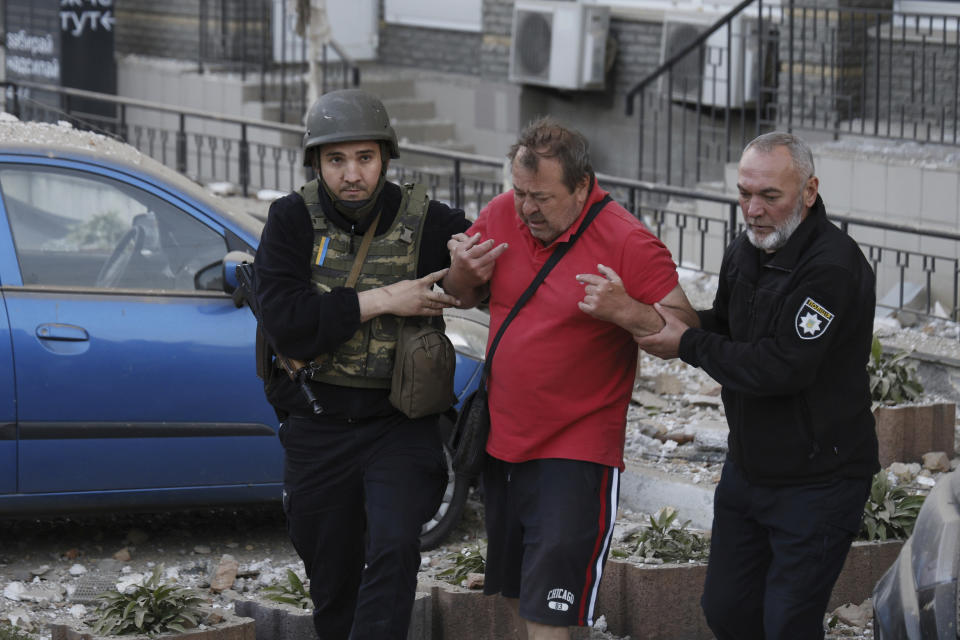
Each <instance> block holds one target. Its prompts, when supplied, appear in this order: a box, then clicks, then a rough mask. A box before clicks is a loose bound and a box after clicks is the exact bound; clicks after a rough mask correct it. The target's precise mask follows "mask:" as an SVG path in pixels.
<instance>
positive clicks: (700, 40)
mask: <svg viewBox="0 0 960 640" xmlns="http://www.w3.org/2000/svg"><path fill="white" fill-rule="evenodd" d="M755 1H757V2H760V9H761V11H762V8H763V0H743V1H742V2H741V3H740V4H738V5H737V6H735V7H734V8H733V9H731V10H730V11H728V12H727V13H725V14H724V15H723V16H722V17H721V18H720V19H718V20H717V22H716V23H715V24H714V25H713V26H712V27H710V28H709V29H707V30H706V31H704V32H703V33H701V34H700V35H699V36H697V37H696V38H694V39H693V41H691V42H690V44H688V45H687V46H685V47H684V48H683V49H681V50H680V51H678V52H677V53H675V54H674V55H673V56H671V57H670V59H669V60H667V61H666V62H664V63H663V64H661V65H660V66H659V67H657V68H656V69H655V70H654V71H652V72H651V73H649V74H647V77H646V78H644V79H643V80H641V81H640V82H638V83H637V84H635V85H633V87H631V88H630V90H629V91H627V95H626V101H627V115H628V116H632V115H633V103H634V100H635V98H636V95H637V94H638V93H640V92H641V91H643V90H644V89H646V88H647V86H648V85H649V84H651V83H652V82H653V81H654V80H656V79H657V78H659V77H660V76H662V75H663V74H664V73H666V72H667V71H669V70H670V69H672V68H673V67H674V66H675V65H676V64H677V63H678V62H679V61H680V60H682V59H683V58H685V57H686V56H687V55H688V54H689V53H690V52H691V51H693V50H694V49H696V48H698V47H700V46H701V45H703V44H704V43H705V42H706V41H707V39H708V38H709V37H710V36H712V35H713V34H714V33H715V32H717V31H719V30H720V29H721V28H723V27H724V26H726V25H728V24H730V22H732V21H733V19H734V18H735V17H736V16H737V14H739V13H740V12H741V11H743V10H744V9H746V8H747V6H749V5H750V4H752V3H753V2H755Z"/></svg>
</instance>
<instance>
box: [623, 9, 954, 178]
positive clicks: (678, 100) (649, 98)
mask: <svg viewBox="0 0 960 640" xmlns="http://www.w3.org/2000/svg"><path fill="white" fill-rule="evenodd" d="M958 34H960V16H957V15H933V14H917V13H900V12H894V11H892V10H882V9H867V8H851V7H839V8H838V7H824V6H818V3H817V2H815V1H814V0H806V1H801V0H777V1H771V0H766V1H765V0H744V1H743V2H740V3H739V4H737V5H736V6H735V7H733V8H732V9H731V10H730V11H729V12H728V13H727V14H725V15H723V16H722V17H721V18H719V19H718V20H717V21H716V22H713V23H711V24H697V23H693V22H687V21H685V19H681V18H677V19H674V18H671V17H670V16H669V14H668V16H667V18H666V21H665V23H664V32H663V37H664V50H665V51H666V56H665V57H666V59H665V60H664V62H663V64H662V65H661V66H660V67H659V68H657V69H656V70H655V71H654V72H653V73H651V74H650V75H649V76H647V77H646V78H645V79H644V80H642V81H641V82H640V83H638V84H637V85H636V86H634V87H633V88H632V89H631V90H630V91H629V92H628V94H627V113H628V114H633V113H636V114H638V116H639V174H638V177H639V178H640V179H643V180H650V181H654V182H664V183H667V184H683V185H693V184H697V183H699V182H701V181H704V180H716V179H717V178H718V177H719V171H721V170H722V167H723V163H724V162H728V161H730V160H732V159H736V158H737V157H738V156H739V152H740V150H741V149H742V148H743V146H744V145H745V144H746V142H748V141H749V140H750V139H752V138H753V137H754V136H756V135H759V134H761V133H764V132H766V131H770V130H773V129H783V130H788V131H800V132H804V134H805V135H811V137H822V136H828V137H832V138H834V139H836V138H837V137H839V136H840V135H841V134H854V135H857V136H867V137H877V138H889V139H897V140H903V139H907V140H915V141H918V142H937V143H945V144H951V145H955V144H957V142H958V140H957V137H958V118H960V108H958V106H960V38H958Z"/></svg>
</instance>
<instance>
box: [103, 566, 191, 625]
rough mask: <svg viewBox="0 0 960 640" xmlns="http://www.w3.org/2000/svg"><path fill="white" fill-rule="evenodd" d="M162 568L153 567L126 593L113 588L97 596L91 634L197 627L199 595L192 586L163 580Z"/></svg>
mask: <svg viewBox="0 0 960 640" xmlns="http://www.w3.org/2000/svg"><path fill="white" fill-rule="evenodd" d="M162 571H163V567H162V566H158V567H156V568H155V569H154V570H153V573H152V574H151V575H150V577H149V578H147V579H146V580H144V581H143V584H141V585H138V586H135V587H133V588H132V589H131V590H130V591H129V592H127V593H121V592H120V591H116V590H114V591H108V592H106V593H103V594H100V595H99V596H97V598H98V599H99V600H100V605H99V607H98V620H97V622H96V624H95V625H94V627H93V631H94V633H96V634H98V635H124V634H135V633H143V634H147V635H151V636H153V635H158V634H161V633H165V632H167V631H177V632H181V633H182V632H184V631H185V630H187V629H189V628H192V627H195V626H197V621H198V619H199V617H200V614H201V611H200V605H201V604H202V603H203V598H201V597H200V594H198V593H197V592H196V591H194V590H193V589H189V588H186V587H178V586H176V585H175V584H173V583H172V582H171V581H167V580H164V579H163V576H162Z"/></svg>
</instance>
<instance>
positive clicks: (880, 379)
mask: <svg viewBox="0 0 960 640" xmlns="http://www.w3.org/2000/svg"><path fill="white" fill-rule="evenodd" d="M909 356H910V354H909V353H908V352H906V351H901V352H899V353H897V354H895V355H893V356H886V355H884V354H883V347H882V346H881V345H880V340H879V338H877V336H876V335H874V336H873V345H872V347H871V348H870V362H868V363H867V373H869V374H870V397H871V398H872V399H873V401H874V402H880V403H884V404H900V403H902V402H911V401H913V400H916V399H917V398H919V397H920V395H921V394H922V393H923V385H922V384H920V381H919V380H918V379H917V365H916V363H915V362H911V361H909V360H908V358H909Z"/></svg>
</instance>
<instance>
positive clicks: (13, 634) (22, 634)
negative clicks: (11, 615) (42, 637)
mask: <svg viewBox="0 0 960 640" xmlns="http://www.w3.org/2000/svg"><path fill="white" fill-rule="evenodd" d="M0 640H34V636H32V635H30V634H29V633H27V632H26V631H24V630H23V629H18V628H17V627H15V626H13V625H11V624H6V623H0Z"/></svg>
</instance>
